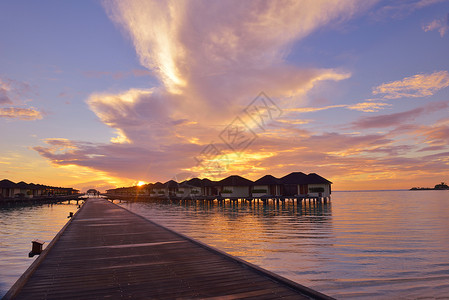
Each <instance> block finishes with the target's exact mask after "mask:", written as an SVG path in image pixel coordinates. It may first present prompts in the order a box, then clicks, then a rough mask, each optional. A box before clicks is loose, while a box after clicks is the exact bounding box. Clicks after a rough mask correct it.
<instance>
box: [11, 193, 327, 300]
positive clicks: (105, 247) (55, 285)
mask: <svg viewBox="0 0 449 300" xmlns="http://www.w3.org/2000/svg"><path fill="white" fill-rule="evenodd" d="M298 259H300V258H298ZM100 298H111V299H119V298H120V299H125V298H126V299H242V298H245V299H279V298H282V299H332V298H330V297H328V296H326V295H323V294H321V293H319V292H316V291H314V290H312V289H309V288H307V287H304V286H302V285H300V284H297V283H295V282H293V281H290V280H288V279H285V278H283V277H280V276H278V275H276V274H274V273H271V272H269V271H266V270H264V269H261V268H259V267H257V266H254V265H252V264H249V263H247V262H245V261H243V260H241V259H238V258H235V257H232V256H230V255H228V254H226V253H223V252H221V251H219V250H217V249H214V248H211V247H209V246H207V245H205V244H203V243H201V242H198V241H195V240H192V239H190V238H188V237H186V236H183V235H181V234H178V233H176V232H173V231H171V230H169V229H167V228H165V227H162V226H160V225H158V224H156V223H153V222H151V221H149V220H147V219H145V218H143V217H140V216H138V215H136V214H134V213H132V212H129V211H128V210H126V209H124V208H122V207H120V206H118V205H115V204H113V203H111V202H108V201H107V200H105V199H98V198H94V199H88V200H87V201H86V203H85V204H84V205H83V206H82V208H81V209H80V210H79V211H78V212H77V213H76V214H75V215H74V217H73V218H72V219H71V220H70V221H69V223H68V224H67V225H66V226H65V227H64V228H63V229H62V230H61V231H60V232H59V233H58V235H57V236H56V237H55V238H54V239H53V241H52V242H51V243H50V245H49V246H48V247H47V248H46V249H45V250H44V251H43V252H42V254H41V255H40V256H39V257H38V258H37V259H36V261H35V262H34V263H33V264H32V265H31V266H30V268H29V269H28V270H27V271H26V272H25V273H24V274H23V275H22V277H21V278H20V279H19V280H18V281H17V282H16V283H15V284H14V286H13V287H12V288H11V289H10V290H9V292H8V293H7V294H6V295H5V297H4V299H100Z"/></svg>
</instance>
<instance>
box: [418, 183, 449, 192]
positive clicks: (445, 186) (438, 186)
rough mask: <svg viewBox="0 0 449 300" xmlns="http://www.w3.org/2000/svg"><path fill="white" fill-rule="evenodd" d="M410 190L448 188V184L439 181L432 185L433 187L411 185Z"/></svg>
mask: <svg viewBox="0 0 449 300" xmlns="http://www.w3.org/2000/svg"><path fill="white" fill-rule="evenodd" d="M410 190H411V191H423V190H425V191H428V190H449V186H448V185H447V184H446V183H445V182H441V183H439V184H436V185H435V187H433V188H429V187H412V188H411V189H410Z"/></svg>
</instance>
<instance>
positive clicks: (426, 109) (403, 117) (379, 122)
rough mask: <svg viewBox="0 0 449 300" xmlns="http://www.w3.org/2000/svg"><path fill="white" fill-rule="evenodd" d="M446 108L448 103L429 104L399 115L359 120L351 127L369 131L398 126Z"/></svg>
mask: <svg viewBox="0 0 449 300" xmlns="http://www.w3.org/2000/svg"><path fill="white" fill-rule="evenodd" d="M448 107H449V102H431V103H428V104H427V105H425V106H423V107H418V108H415V109H411V110H408V111H404V112H400V113H393V114H387V115H380V116H372V117H364V118H360V119H358V120H357V121H355V122H353V123H352V127H353V128H357V129H369V128H385V127H392V126H398V125H402V124H404V123H406V122H409V121H412V120H414V119H416V118H417V117H419V116H421V115H423V114H427V113H432V112H435V111H440V110H443V109H447V108H448Z"/></svg>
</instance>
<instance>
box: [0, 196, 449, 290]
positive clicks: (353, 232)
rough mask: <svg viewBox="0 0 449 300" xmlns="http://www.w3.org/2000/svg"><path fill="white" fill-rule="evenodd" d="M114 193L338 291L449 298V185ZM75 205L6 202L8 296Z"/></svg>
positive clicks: (2, 262)
mask: <svg viewBox="0 0 449 300" xmlns="http://www.w3.org/2000/svg"><path fill="white" fill-rule="evenodd" d="M114 202H115V203H117V204H118V205H121V206H123V207H125V208H127V209H129V210H131V211H134V212H136V213H138V214H141V215H143V216H145V217H147V218H149V219H151V220H153V221H155V222H157V223H159V224H162V225H164V226H166V227H168V228H171V229H174V230H176V231H178V232H181V233H183V234H186V235H188V236H190V237H192V238H194V239H197V240H200V241H202V242H205V243H207V244H209V245H212V246H214V247H216V248H219V249H221V250H224V251H226V252H228V253H230V254H232V255H235V256H238V257H241V258H243V259H245V260H247V261H249V262H251V263H253V264H256V265H259V266H261V267H263V268H265V269H268V270H270V271H273V272H275V273H277V274H280V275H282V276H284V277H287V278H289V279H291V280H294V281H296V282H298V283H300V284H303V285H306V286H309V287H311V288H314V289H316V290H318V291H320V292H323V293H325V294H328V295H330V296H333V297H336V298H338V299H416V298H421V299H422V298H428V299H433V298H438V299H449V191H368V192H334V193H333V194H332V200H331V202H330V203H327V204H314V203H308V202H307V203H303V204H302V205H297V204H296V203H291V202H286V203H285V204H282V203H281V204H279V205H277V204H275V203H269V204H267V205H263V204H262V203H252V204H249V203H246V202H239V203H237V204H235V205H233V204H231V203H225V204H221V205H220V204H218V203H216V202H215V203H212V204H210V203H203V202H200V201H197V202H187V203H179V202H163V203H161V202H129V203H128V202H122V203H118V201H114ZM72 203H73V202H72ZM74 209H75V210H76V207H75V206H74V205H67V204H64V205H52V206H50V205H43V206H36V207H25V208H10V209H0V245H1V248H0V255H1V257H0V296H1V295H3V294H4V293H5V292H6V290H7V289H9V287H10V286H11V285H12V284H13V283H14V282H15V280H16V279H17V278H18V277H19V276H20V275H21V274H22V273H23V271H24V270H25V269H26V268H27V267H28V266H29V265H30V264H31V262H32V259H29V258H28V257H27V254H28V252H29V251H30V240H32V239H34V238H36V237H37V238H40V239H44V240H47V241H48V242H49V241H50V240H51V238H52V236H54V235H55V234H56V233H57V232H58V231H59V229H60V228H62V226H63V225H64V224H65V222H67V215H68V212H69V211H74ZM186 255H188V254H186Z"/></svg>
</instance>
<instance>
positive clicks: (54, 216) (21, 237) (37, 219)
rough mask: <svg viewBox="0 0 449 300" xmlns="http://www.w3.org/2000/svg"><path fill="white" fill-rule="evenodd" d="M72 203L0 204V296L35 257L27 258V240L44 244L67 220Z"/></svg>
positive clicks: (73, 206)
mask: <svg viewBox="0 0 449 300" xmlns="http://www.w3.org/2000/svg"><path fill="white" fill-rule="evenodd" d="M75 203H76V202H74V201H71V204H69V203H68V202H64V203H59V204H43V205H34V206H15V207H9V208H7V207H1V206H0V298H1V297H2V296H4V295H5V293H6V292H7V291H8V290H9V288H10V287H11V286H12V285H13V284H14V282H16V280H17V279H18V278H19V277H20V276H21V275H22V273H23V272H25V270H26V269H27V268H28V267H29V266H30V265H31V263H32V262H33V261H34V260H35V259H36V258H37V256H35V257H34V258H28V253H29V252H30V251H31V241H32V240H34V239H39V240H43V241H45V242H46V243H45V244H44V247H45V246H46V245H48V244H49V243H50V242H51V240H52V239H53V237H54V236H55V235H56V234H57V233H58V232H59V230H61V228H62V227H63V226H64V225H65V223H67V220H68V219H67V216H68V215H69V212H71V211H72V212H75V211H76V209H77V207H78V206H77V205H76V204H75Z"/></svg>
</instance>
